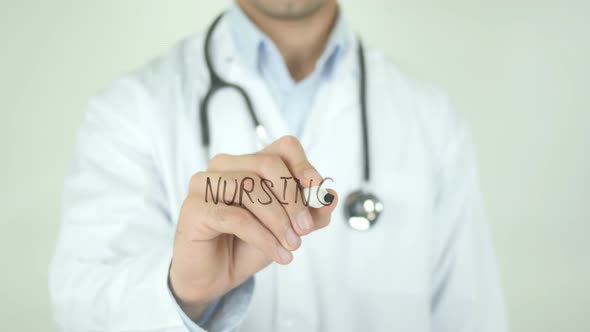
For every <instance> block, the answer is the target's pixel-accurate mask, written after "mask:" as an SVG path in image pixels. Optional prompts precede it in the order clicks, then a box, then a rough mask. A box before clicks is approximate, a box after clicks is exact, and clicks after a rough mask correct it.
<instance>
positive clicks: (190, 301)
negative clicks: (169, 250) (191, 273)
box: [168, 265, 212, 321]
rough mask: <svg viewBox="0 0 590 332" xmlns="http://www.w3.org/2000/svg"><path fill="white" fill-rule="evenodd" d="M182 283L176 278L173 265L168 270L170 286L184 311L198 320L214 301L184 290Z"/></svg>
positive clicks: (191, 317) (194, 319)
mask: <svg viewBox="0 0 590 332" xmlns="http://www.w3.org/2000/svg"><path fill="white" fill-rule="evenodd" d="M181 284H182V283H180V282H178V279H177V278H174V272H173V270H172V265H171V268H170V270H169V271H168V288H169V289H170V292H171V293H172V296H174V299H175V300H176V303H178V306H179V307H180V308H181V309H182V311H183V312H184V313H185V314H186V316H187V317H189V318H190V319H191V320H192V321H197V320H198V319H199V318H200V317H201V316H202V315H203V313H204V312H205V311H206V310H207V308H208V307H209V305H211V303H212V301H209V300H206V299H205V297H203V296H200V295H198V294H193V293H194V292H187V291H183V287H182V286H181Z"/></svg>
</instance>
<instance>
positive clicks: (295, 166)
mask: <svg viewBox="0 0 590 332" xmlns="http://www.w3.org/2000/svg"><path fill="white" fill-rule="evenodd" d="M261 153H270V154H276V155H279V156H280V157H281V159H283V161H284V162H285V164H286V165H287V167H288V168H289V171H290V172H291V174H293V175H294V176H295V177H296V178H297V179H299V181H300V182H301V185H302V186H303V187H304V188H307V187H312V186H314V185H316V186H317V185H319V183H320V182H321V181H322V177H321V175H320V173H319V172H318V171H317V170H316V169H315V167H313V165H312V164H311V163H310V162H309V160H308V159H307V155H306V154H305V150H304V149H303V146H302V145H301V143H300V142H299V140H298V139H297V138H296V137H294V136H283V137H281V138H279V139H278V140H276V141H274V142H273V143H272V144H270V145H269V146H267V147H266V148H264V149H263V150H262V151H261Z"/></svg>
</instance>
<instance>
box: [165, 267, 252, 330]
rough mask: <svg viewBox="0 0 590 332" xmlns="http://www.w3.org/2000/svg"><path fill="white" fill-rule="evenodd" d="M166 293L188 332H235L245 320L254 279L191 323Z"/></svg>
mask: <svg viewBox="0 0 590 332" xmlns="http://www.w3.org/2000/svg"><path fill="white" fill-rule="evenodd" d="M168 291H169V296H170V297H171V298H172V300H173V301H174V302H175V303H176V310H177V311H178V314H179V315H180V318H181V319H182V321H183V323H184V325H185V326H186V328H187V329H188V330H189V331H190V332H202V331H235V330H237V329H238V328H239V326H240V324H241V323H242V321H243V320H244V318H246V314H247V312H248V308H249V305H250V300H251V299H252V293H253V291H254V277H250V278H249V279H248V280H246V281H245V282H244V283H243V284H241V285H240V286H238V287H236V288H234V289H232V290H231V291H229V292H228V293H227V294H225V295H224V296H223V297H221V298H220V299H219V300H217V301H215V302H213V303H212V304H211V305H210V306H209V307H208V308H207V310H206V311H205V312H204V313H203V315H202V316H201V318H199V320H197V322H194V321H192V320H191V319H190V318H189V317H188V316H187V315H186V314H185V313H184V311H182V309H181V308H180V306H179V305H178V303H177V302H176V301H175V299H174V296H173V295H172V292H171V291H170V289H169V290H168Z"/></svg>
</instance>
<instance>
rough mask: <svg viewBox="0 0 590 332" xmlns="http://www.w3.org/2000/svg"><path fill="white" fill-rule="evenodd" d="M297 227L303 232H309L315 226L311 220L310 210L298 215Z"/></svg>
mask: <svg viewBox="0 0 590 332" xmlns="http://www.w3.org/2000/svg"><path fill="white" fill-rule="evenodd" d="M297 225H299V228H301V230H302V231H309V230H311V227H312V226H313V221H312V219H311V213H309V210H308V209H303V210H302V211H301V212H299V214H298V215H297Z"/></svg>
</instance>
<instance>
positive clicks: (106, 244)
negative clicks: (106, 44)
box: [49, 78, 253, 332]
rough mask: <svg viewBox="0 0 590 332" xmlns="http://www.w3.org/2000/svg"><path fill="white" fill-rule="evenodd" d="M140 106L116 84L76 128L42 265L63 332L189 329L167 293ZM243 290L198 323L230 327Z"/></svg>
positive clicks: (154, 175)
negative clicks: (47, 258) (58, 217)
mask: <svg viewBox="0 0 590 332" xmlns="http://www.w3.org/2000/svg"><path fill="white" fill-rule="evenodd" d="M149 100H150V99H149V96H147V94H145V93H143V92H142V89H141V84H140V83H139V82H138V81H137V80H135V79H133V78H125V79H121V80H118V81H117V82H115V84H114V85H113V86H112V87H111V88H109V89H108V90H107V91H106V92H104V93H102V94H101V95H99V96H98V97H97V98H95V99H93V101H92V102H91V103H90V106H89V110H88V111H87V113H86V115H85V118H84V120H83V124H82V127H81V129H80V131H79V136H78V144H77V147H76V152H75V157H74V161H73V164H72V166H71V169H70V171H69V174H68V175H67V177H66V180H65V188H64V196H63V214H62V226H61V230H60V234H59V239H58V244H57V249H56V252H55V255H54V257H53V260H52V264H51V267H50V285H49V286H50V296H51V302H52V308H53V316H54V319H55V321H56V323H57V324H58V326H59V328H60V330H62V331H126V332H127V331H189V326H187V325H186V324H185V323H184V322H183V319H182V317H181V315H180V314H179V311H178V305H177V303H176V302H175V299H174V297H173V296H172V295H171V292H170V289H169V288H168V270H169V266H170V262H171V258H172V244H173V239H174V233H175V228H176V223H175V222H173V220H171V213H170V211H169V208H170V207H169V204H168V202H167V196H166V188H165V187H164V185H163V183H162V181H161V177H160V175H159V173H158V170H157V168H156V166H155V163H154V161H153V159H152V158H153V156H152V154H151V145H150V141H149V137H150V135H149V133H148V132H147V131H146V130H145V126H144V125H145V124H144V123H143V121H145V120H144V119H143V118H142V114H141V111H142V109H143V108H144V107H145V106H146V104H147V103H149ZM252 287H253V283H252V282H251V281H250V283H245V284H243V285H242V286H240V287H238V288H236V289H234V290H233V291H232V292H233V293H232V294H237V295H238V296H237V297H236V296H232V295H230V294H229V293H228V294H227V295H226V296H224V297H222V299H221V300H220V304H219V306H218V307H217V308H216V310H215V312H213V313H212V315H211V317H210V318H209V319H208V321H207V322H206V324H207V325H208V326H213V327H220V326H221V327H222V328H223V329H224V330H235V329H237V328H238V326H239V324H240V323H241V319H242V318H243V317H244V316H245V313H246V309H247V306H248V301H249V298H250V295H251V293H252ZM234 297H235V298H236V299H234ZM221 309H224V310H225V311H223V310H221ZM228 312H229V313H231V315H230V314H228ZM192 327H193V329H192V331H202V330H203V329H201V328H199V327H198V326H197V327H196V328H195V327H194V326H192ZM211 330H212V331H214V329H211Z"/></svg>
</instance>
